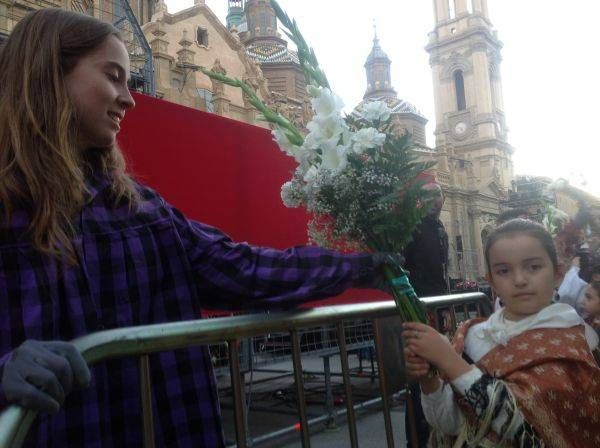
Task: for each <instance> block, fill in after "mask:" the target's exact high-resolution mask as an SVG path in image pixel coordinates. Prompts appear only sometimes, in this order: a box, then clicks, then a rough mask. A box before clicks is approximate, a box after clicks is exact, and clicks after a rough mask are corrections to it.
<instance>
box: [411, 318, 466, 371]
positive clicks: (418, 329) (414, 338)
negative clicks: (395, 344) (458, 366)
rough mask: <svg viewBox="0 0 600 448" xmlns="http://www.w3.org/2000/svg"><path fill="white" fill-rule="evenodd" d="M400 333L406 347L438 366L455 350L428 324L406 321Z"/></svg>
mask: <svg viewBox="0 0 600 448" xmlns="http://www.w3.org/2000/svg"><path fill="white" fill-rule="evenodd" d="M403 328H404V331H403V333H402V335H403V337H404V340H405V341H406V342H405V346H406V348H407V349H408V350H409V351H410V352H411V353H413V354H415V355H417V356H419V357H421V358H423V359H424V360H426V361H429V362H430V363H431V364H433V365H435V366H438V367H440V364H442V363H443V361H444V360H445V359H446V358H447V357H448V356H449V355H450V354H454V355H456V352H455V351H454V349H453V348H452V346H450V343H449V342H448V340H447V339H446V338H445V337H444V336H442V335H441V334H439V333H438V332H437V331H435V330H434V329H433V328H431V327H430V326H429V325H425V324H420V323H416V322H407V323H405V324H404V325H403Z"/></svg>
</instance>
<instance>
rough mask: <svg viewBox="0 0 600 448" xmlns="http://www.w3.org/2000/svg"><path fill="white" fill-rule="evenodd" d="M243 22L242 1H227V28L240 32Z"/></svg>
mask: <svg viewBox="0 0 600 448" xmlns="http://www.w3.org/2000/svg"><path fill="white" fill-rule="evenodd" d="M243 20H244V0H229V1H228V7H227V18H226V23H227V28H229V29H232V28H235V29H237V30H238V31H241V30H240V25H241V24H242V23H243ZM244 31H245V30H244Z"/></svg>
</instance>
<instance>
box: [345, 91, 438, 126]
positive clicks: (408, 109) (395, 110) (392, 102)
mask: <svg viewBox="0 0 600 448" xmlns="http://www.w3.org/2000/svg"><path fill="white" fill-rule="evenodd" d="M373 101H385V103H387V105H388V107H389V108H390V109H392V114H412V115H416V116H418V117H420V118H422V119H424V120H427V118H426V117H425V115H423V114H422V113H421V112H420V111H419V109H417V108H416V107H415V106H414V105H413V104H411V103H409V102H408V101H404V100H402V99H398V98H396V97H394V96H383V95H382V96H372V97H369V98H367V99H364V100H362V101H361V102H360V103H359V104H358V106H356V107H355V108H354V111H352V114H353V115H354V114H360V112H361V110H362V109H363V108H364V107H365V105H366V104H368V103H372V102H373Z"/></svg>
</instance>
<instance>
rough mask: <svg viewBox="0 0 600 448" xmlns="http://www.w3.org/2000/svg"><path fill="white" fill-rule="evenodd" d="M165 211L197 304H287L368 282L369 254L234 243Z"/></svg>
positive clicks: (175, 212) (370, 272)
mask: <svg viewBox="0 0 600 448" xmlns="http://www.w3.org/2000/svg"><path fill="white" fill-rule="evenodd" d="M170 213H171V216H172V219H173V222H174V225H175V227H176V228H177V231H178V234H179V235H180V238H181V242H182V244H183V245H184V248H185V251H186V253H187V255H188V259H189V262H190V265H191V267H192V270H193V271H194V273H195V274H196V275H197V277H198V279H197V280H198V281H197V284H198V288H199V291H200V295H201V300H202V305H203V306H206V307H211V308H221V309H223V308H224V309H240V308H244V309H248V308H270V309H273V307H275V308H277V307H290V306H294V305H297V304H301V303H303V302H306V301H309V300H315V299H320V298H324V297H331V296H335V295H337V294H340V293H341V292H343V291H344V290H346V289H348V288H351V287H358V288H360V287H371V286H372V284H373V282H374V279H375V270H374V265H373V258H372V256H371V255H370V254H366V253H362V254H349V255H343V254H340V253H337V252H334V251H331V250H327V249H323V248H319V247H310V246H298V247H293V248H290V249H287V250H276V249H271V248H265V247H256V246H251V245H249V244H246V243H235V242H233V241H231V239H230V238H229V237H228V236H227V235H225V234H224V233H222V232H221V231H219V230H218V229H216V228H214V227H211V226H208V225H206V224H202V223H199V222H194V221H190V220H188V219H186V218H185V216H183V215H182V214H181V213H180V212H179V211H178V210H176V209H174V208H170Z"/></svg>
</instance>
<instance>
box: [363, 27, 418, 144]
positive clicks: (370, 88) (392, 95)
mask: <svg viewBox="0 0 600 448" xmlns="http://www.w3.org/2000/svg"><path fill="white" fill-rule="evenodd" d="M391 66H392V61H391V60H390V58H389V57H388V55H387V54H386V53H385V52H384V51H383V49H382V48H381V45H379V38H378V37H377V32H375V37H374V38H373V48H372V49H371V52H370V53H369V56H368V57H367V60H366V62H365V72H366V75H367V90H366V91H365V95H364V97H363V100H362V101H361V102H360V104H358V106H356V108H355V109H354V112H355V113H361V111H362V110H363V108H365V107H366V106H367V104H369V103H370V102H373V101H384V102H385V103H386V104H387V105H388V107H389V108H390V109H391V110H392V122H393V123H394V127H395V129H396V131H397V132H398V133H400V134H407V133H408V134H410V135H412V138H413V142H414V143H416V145H417V146H419V147H423V148H424V147H426V146H427V145H426V141H425V125H426V124H427V118H425V117H424V116H423V114H422V113H421V112H419V110H418V109H417V108H416V107H415V106H414V105H412V104H411V103H409V102H408V101H404V100H402V99H399V98H398V95H397V94H396V90H395V89H394V86H393V85H392V74H391Z"/></svg>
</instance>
